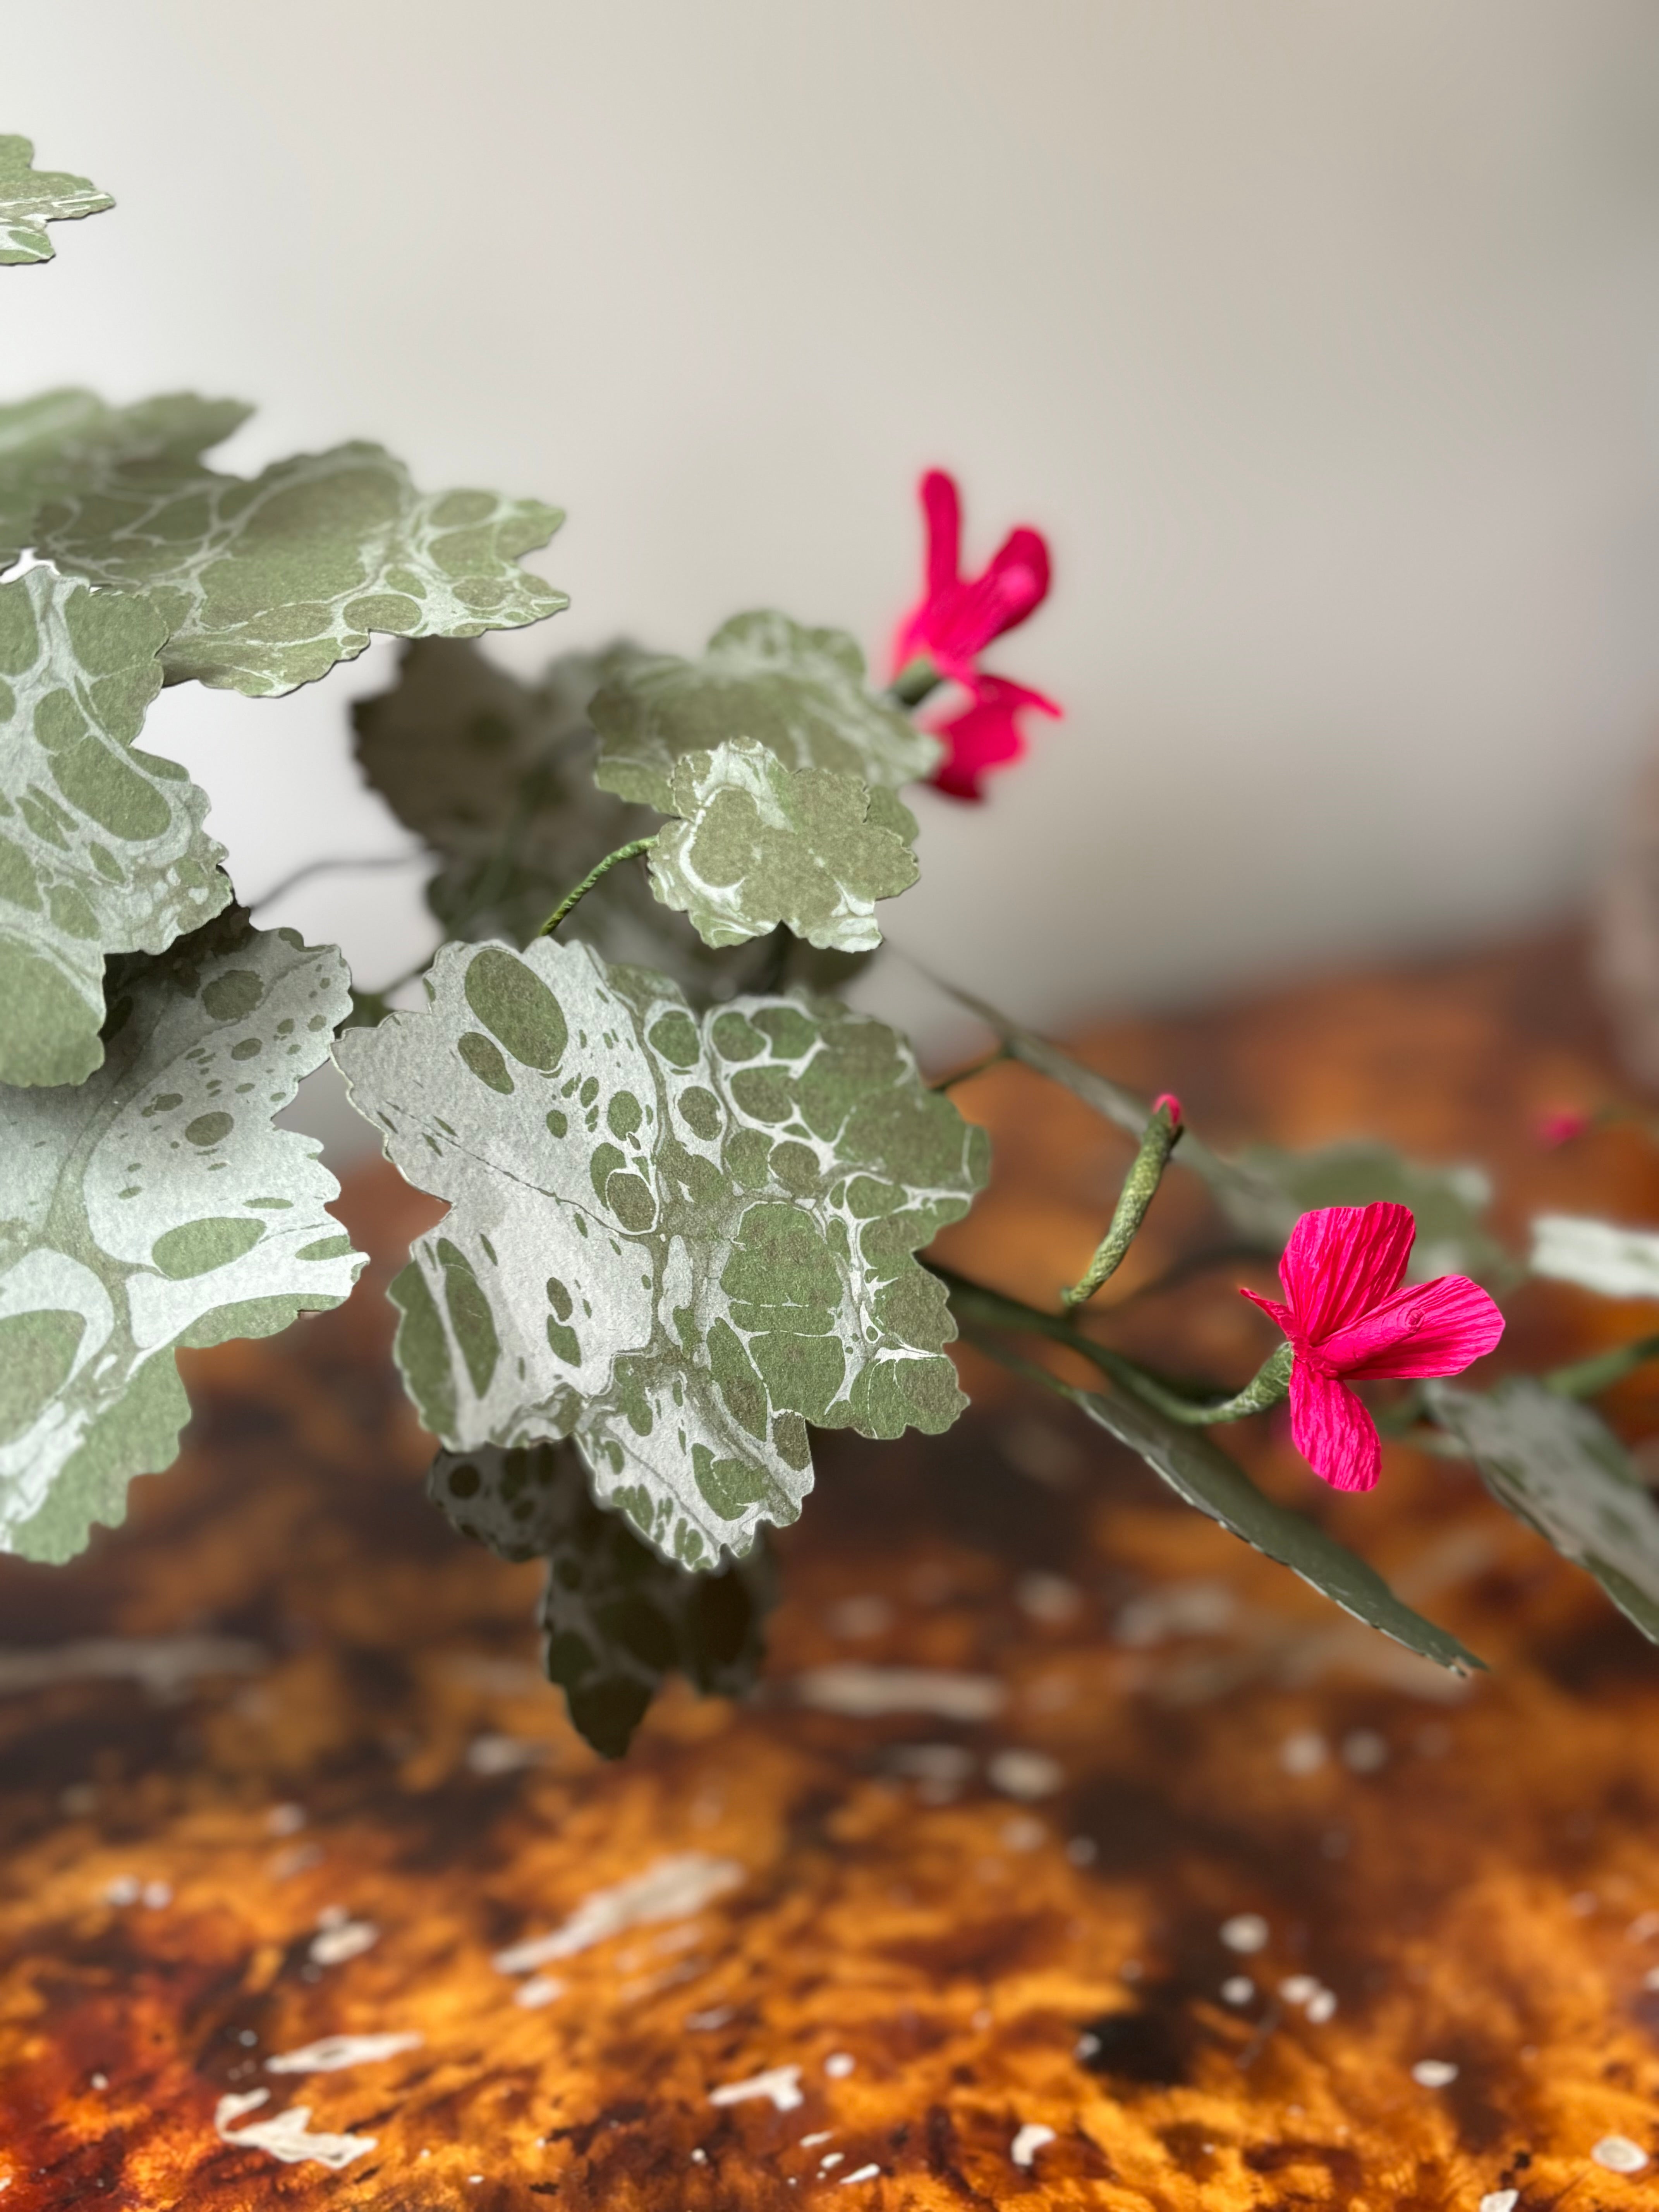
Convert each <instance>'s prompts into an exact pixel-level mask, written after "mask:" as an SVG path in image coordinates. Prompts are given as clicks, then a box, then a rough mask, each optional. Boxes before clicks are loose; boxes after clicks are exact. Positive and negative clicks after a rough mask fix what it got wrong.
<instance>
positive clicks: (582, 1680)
mask: <svg viewBox="0 0 1659 2212" xmlns="http://www.w3.org/2000/svg"><path fill="white" fill-rule="evenodd" d="M427 1492H428V1496H429V1497H430V1498H432V1500H433V1502H434V1504H436V1505H438V1506H440V1507H441V1510H443V1512H444V1513H445V1514H446V1515H447V1517H448V1518H449V1520H450V1521H451V1522H453V1524H454V1526H455V1527H456V1528H458V1529H459V1531H460V1532H461V1534H463V1535H465V1536H471V1537H474V1538H476V1539H477V1541H480V1542H482V1543H486V1544H488V1545H489V1547H490V1548H491V1550H492V1551H495V1552H499V1553H501V1556H502V1557H503V1558H505V1559H535V1558H541V1559H545V1560H546V1561H547V1569H548V1573H547V1588H546V1591H545V1593H544V1596H543V1599H542V1604H541V1613H540V1619H541V1624H542V1626H543V1628H544V1630H545V1632H546V1636H547V1647H546V1650H547V1671H548V1674H549V1677H550V1680H553V1681H555V1682H556V1683H558V1684H559V1685H560V1686H561V1687H562V1690H563V1691H564V1693H565V1703H566V1705H567V1706H568V1709H569V1713H570V1718H571V1721H572V1723H573V1724H574V1727H575V1728H576V1729H578V1730H579V1731H580V1734H581V1735H583V1736H585V1737H586V1740H587V1741H588V1742H589V1743H591V1744H592V1747H593V1748H594V1750H595V1751H597V1752H599V1753H602V1754H603V1755H604V1756H605V1758H607V1759H620V1758H621V1757H622V1755H623V1753H624V1752H625V1751H626V1750H627V1748H628V1746H629V1740H630V1738H631V1737H632V1735H633V1733H634V1730H635V1728H636V1727H637V1726H638V1725H639V1723H640V1721H641V1719H642V1718H643V1717H644V1715H645V1712H646V1711H647V1707H648V1706H649V1705H650V1704H651V1701H652V1699H653V1698H654V1697H655V1696H656V1695H657V1693H658V1692H659V1690H660V1689H661V1688H662V1686H663V1685H664V1683H665V1681H666V1680H667V1679H668V1677H669V1675H670V1674H673V1673H675V1672H678V1673H680V1674H684V1675H685V1677H686V1678H687V1680H689V1681H690V1683H691V1684H692V1686H693V1687H694V1688H696V1689H697V1690H699V1691H700V1692H702V1694H703V1695H704V1696H705V1697H722V1698H737V1697H741V1696H743V1695H744V1692H746V1691H747V1690H749V1689H750V1687H751V1686H752V1685H753V1683H754V1680H755V1678H756V1676H757V1674H758V1672H759V1668H760V1662H761V1660H762V1658H763V1656H764V1646H763V1640H762V1635H761V1624H762V1621H763V1619H764V1616H765V1614H766V1613H767V1611H768V1610H769V1607H770V1606H771V1604H772V1602H773V1599H774V1596H775V1587H774V1577H773V1574H772V1571H771V1564H770V1561H769V1559H768V1557H767V1553H766V1547H765V1544H764V1541H762V1542H759V1543H757V1545H756V1546H755V1548H754V1550H753V1551H752V1552H750V1554H749V1556H748V1558H747V1559H741V1560H738V1561H736V1562H734V1563H732V1565H728V1566H726V1568H724V1569H723V1570H722V1571H720V1573H718V1574H712V1575H696V1574H690V1573H688V1572H687V1571H686V1570H685V1569H684V1567H678V1566H675V1565H673V1564H672V1562H671V1561H670V1560H667V1559H661V1558H659V1556H658V1554H657V1553H655V1552H653V1550H652V1549H651V1547H650V1546H649V1545H648V1544H645V1543H642V1542H641V1541H640V1539H639V1537H638V1536H636V1535H635V1534H634V1531H633V1530H632V1528H629V1525H628V1523H627V1522H625V1521H624V1520H623V1518H622V1517H621V1516H620V1515H618V1514H615V1513H607V1512H606V1511H605V1510H604V1508H603V1507H602V1506H599V1505H596V1504H594V1502H593V1498H592V1493H591V1491H590V1488H589V1485H588V1475H587V1469H586V1467H584V1465H583V1464H582V1462H581V1458H580V1455H579V1454H578V1453H577V1451H576V1449H575V1448H574V1446H573V1445H570V1444H533V1445H531V1446H529V1447H527V1448H526V1449H521V1450H518V1451H502V1450H501V1449H499V1447H497V1446H495V1445H493V1444H487V1445H485V1446H484V1447H483V1449H481V1450H479V1451H476V1452H468V1453H455V1452H441V1453H440V1454H439V1455H438V1457H437V1459H436V1461H435V1462H434V1464H433V1468H432V1471H431V1473H430V1474H429V1475H428V1478H427Z"/></svg>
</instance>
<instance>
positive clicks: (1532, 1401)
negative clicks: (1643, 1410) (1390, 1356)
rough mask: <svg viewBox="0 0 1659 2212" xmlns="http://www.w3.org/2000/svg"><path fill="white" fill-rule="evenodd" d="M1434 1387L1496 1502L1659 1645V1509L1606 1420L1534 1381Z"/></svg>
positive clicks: (1444, 1419) (1432, 1396) (1437, 1408)
mask: <svg viewBox="0 0 1659 2212" xmlns="http://www.w3.org/2000/svg"><path fill="white" fill-rule="evenodd" d="M1427 1389H1428V1401H1429V1406H1430V1409H1431V1412H1432V1413H1433V1414H1434V1416H1435V1419H1437V1420H1438V1421H1440V1422H1441V1423H1443V1425H1444V1426H1445V1427H1446V1428H1448V1429H1449V1431H1451V1433H1452V1435H1453V1436H1455V1437H1457V1439H1458V1440H1459V1442H1460V1443H1462V1444H1464V1445H1465V1446H1466V1447H1467V1448H1468V1452H1469V1454H1470V1455H1471V1457H1472V1458H1473V1459H1474V1463H1475V1465H1476V1467H1477V1468H1479V1469H1480V1479H1481V1480H1482V1481H1483V1482H1484V1483H1485V1484H1486V1487H1487V1489H1488V1490H1490V1491H1491V1492H1492V1496H1493V1497H1494V1498H1496V1499H1497V1500H1498V1504H1500V1505H1506V1506H1508V1508H1509V1510H1510V1512H1511V1513H1513V1514H1514V1515H1515V1516H1516V1518H1517V1519H1519V1520H1522V1521H1524V1522H1527V1523H1528V1526H1529V1527H1531V1528H1535V1529H1536V1530H1537V1531H1538V1533H1539V1534H1540V1535H1541V1536H1542V1537H1543V1538H1544V1540H1545V1541H1546V1542H1547V1543H1549V1544H1552V1545H1553V1546H1554V1547H1555V1549H1556V1550H1557V1551H1558V1552H1559V1553H1561V1555H1562V1557H1563V1558H1564V1559H1571V1560H1572V1561H1573V1563H1574V1564H1575V1565H1577V1566H1581V1567H1583V1569H1584V1570H1585V1571H1586V1572H1587V1573H1589V1574H1591V1575H1594V1576H1595V1579H1596V1581H1597V1582H1598V1583H1601V1587H1602V1589H1604V1590H1605V1591H1606V1592H1607V1595H1608V1596H1609V1597H1610V1598H1611V1599H1612V1600H1613V1603H1614V1604H1615V1605H1616V1606H1617V1607H1619V1610H1620V1612H1621V1613H1626V1614H1627V1615H1628V1617H1629V1618H1630V1619H1631V1620H1633V1621H1634V1622H1635V1623H1636V1626H1638V1628H1639V1629H1640V1630H1641V1632H1642V1633H1643V1635H1644V1636H1645V1637H1648V1638H1650V1639H1651V1640H1652V1641H1653V1642H1655V1643H1659V1506H1656V1505H1655V1504H1654V1501H1653V1499H1652V1498H1650V1496H1649V1495H1648V1493H1647V1492H1646V1490H1645V1489H1644V1487H1643V1486H1642V1484H1641V1483H1640V1481H1639V1480H1638V1478H1637V1475H1636V1473H1635V1471H1634V1469H1633V1468H1632V1466H1631V1463H1630V1459H1629V1456H1628V1455H1627V1454H1626V1450H1625V1448H1624V1446H1623V1445H1622V1444H1621V1443H1620V1441H1619V1439H1618V1437H1615V1436H1614V1435H1613V1431H1612V1430H1611V1429H1610V1428H1608V1426H1607V1423H1606V1422H1605V1421H1603V1420H1602V1419H1601V1418H1600V1416H1599V1415H1598V1414H1596V1413H1593V1412H1592V1411H1591V1410H1590V1408H1589V1407H1588V1406H1581V1405H1579V1404H1577V1402H1576V1401H1574V1400H1572V1399H1571V1398H1561V1397H1558V1396H1557V1395H1555V1394H1554V1392H1553V1391H1550V1390H1547V1389H1544V1387H1543V1385H1542V1384H1541V1383H1534V1381H1533V1380H1532V1379H1531V1377H1530V1376H1516V1377H1515V1378H1513V1379H1511V1380H1510V1381H1509V1382H1505V1383H1499V1384H1498V1388H1497V1389H1495V1390H1492V1391H1489V1392H1486V1393H1482V1392H1480V1391H1475V1390H1459V1389H1455V1387H1454V1386H1453V1385H1452V1384H1450V1383H1430V1384H1429V1385H1428V1386H1427Z"/></svg>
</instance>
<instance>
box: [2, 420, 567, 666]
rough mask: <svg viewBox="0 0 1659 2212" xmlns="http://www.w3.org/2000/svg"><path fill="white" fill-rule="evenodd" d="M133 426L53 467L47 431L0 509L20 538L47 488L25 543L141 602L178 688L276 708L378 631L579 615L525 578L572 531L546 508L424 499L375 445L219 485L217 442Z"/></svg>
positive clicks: (306, 457) (86, 443) (500, 625)
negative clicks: (557, 534)
mask: <svg viewBox="0 0 1659 2212" xmlns="http://www.w3.org/2000/svg"><path fill="white" fill-rule="evenodd" d="M71 396H73V397H77V398H84V395H71ZM64 397H65V395H60V394H58V395H54V394H48V395H47V398H48V400H52V399H61V398H64ZM32 404H33V405H34V406H36V407H37V408H39V407H41V406H43V405H44V404H45V403H44V402H34V403H32ZM93 404H94V405H95V404H96V403H95V402H94V403H93ZM204 404H205V403H203V402H199V401H190V400H186V399H174V400H172V401H155V402H150V403H149V412H152V413H153V412H155V410H161V411H162V412H163V414H165V411H166V410H167V409H169V408H170V409H172V410H173V411H174V412H175V413H182V414H183V415H184V416H185V421H186V422H189V421H190V418H191V410H201V409H202V408H203V407H204ZM146 412H147V410H144V409H137V410H125V418H126V419H131V418H132V417H135V416H137V417H139V418H143V416H145V415H146ZM122 419H123V418H122V417H119V416H115V417H112V418H111V420H110V422H107V423H106V424H105V426H104V434H103V435H96V434H94V435H90V436H82V438H80V439H79V441H78V442H76V443H74V445H73V449H72V450H60V451H59V452H58V453H57V454H56V456H55V457H54V456H53V455H52V453H50V451H46V452H43V451H42V450H41V447H40V430H39V427H38V426H37V435H36V438H35V441H34V447H33V455H32V458H31V457H30V456H28V455H25V456H24V458H23V459H22V460H21V462H20V463H19V464H18V466H17V468H16V470H15V481H9V479H8V477H6V475H5V473H4V472H3V470H0V513H4V514H5V515H6V516H7V517H8V518H9V529H10V532H11V534H13V535H14V536H15V535H18V534H19V533H20V532H22V530H23V524H22V522H21V515H22V513H23V512H24V511H25V507H26V505H27V495H28V494H29V493H30V491H31V489H34V490H38V491H39V494H40V496H39V498H38V499H37V500H35V501H34V503H33V511H32V515H31V519H30V520H29V522H28V525H27V542H28V543H29V544H33V548H34V550H35V551H36V552H37V553H39V554H40V555H42V556H45V557H47V558H49V559H51V560H52V561H53V562H56V564H57V565H58V568H62V569H64V571H65V572H66V573H68V574H72V575H76V576H82V577H84V578H86V579H87V580H88V581H89V582H92V583H95V584H106V585H109V586H113V587H114V588H116V589H118V590H121V591H128V592H143V593H144V594H145V595H146V597H147V598H149V600H150V601H151V603H152V605H155V607H156V609H157V610H158V611H159V612H160V613H161V616H162V617H163V619H164V620H165V621H166V623H167V634H168V635H167V646H166V647H165V649H164V651H163V653H162V664H163V666H164V668H165V670H166V672H167V681H168V682H169V683H174V684H176V683H179V682H180V681H182V680H183V679H185V678H191V677H193V678H196V679H197V681H198V682H200V683H203V684H210V685H214V686H216V687H218V688H219V689H221V690H238V691H244V692H246V693H247V694H249V695H250V696H255V697H265V696H273V695H275V694H276V693H279V692H283V691H291V690H294V689H295V686H296V685H297V684H309V683H312V682H313V681H314V680H315V679H316V678H319V677H320V676H325V675H326V674H327V672H328V671H329V670H330V669H331V668H332V667H333V666H334V665H335V664H336V663H337V661H341V660H352V659H356V656H357V655H358V654H359V653H362V651H363V649H364V647H366V646H367V645H368V641H369V636H370V634H371V632H373V631H376V630H383V631H390V632H391V633H392V634H393V635H396V636H399V637H416V636H434V635H440V636H445V637H477V635H479V634H480V633H481V632H482V631H483V630H487V629H516V628H518V627H520V626H521V625H522V624H524V623H532V622H539V621H540V620H541V618H542V617H543V616H544V615H550V614H555V613H556V612H557V611H558V610H559V609H560V608H561V607H563V606H565V605H568V600H567V599H566V597H565V594H564V593H563V592H556V591H555V590H554V588H553V586H551V585H550V584H545V583H544V582H543V581H542V580H541V579H540V578H539V577H538V576H532V575H531V574H528V573H527V572H526V570H524V569H523V568H520V567H519V565H518V562H519V557H520V555H522V554H525V553H527V552H530V551H532V550H533V549H534V548H535V547H537V546H540V545H544V544H546V543H547V541H548V539H549V538H550V537H551V536H552V534H553V532H554V531H555V530H556V529H557V527H558V526H559V523H560V521H561V520H562V516H561V515H560V514H559V513H558V511H557V509H556V508H554V507H544V506H543V505H542V504H541V503H540V501H537V500H504V499H501V498H499V497H498V496H497V495H495V493H494V492H485V491H449V492H432V493H426V492H417V491H416V489H415V487H414V485H413V484H412V483H410V478H409V472H408V471H407V470H406V469H405V468H404V465H403V463H402V462H401V461H398V460H396V459H393V458H392V455H391V454H390V453H386V452H385V451H384V450H383V449H382V448H381V447H379V446H368V445H349V446H337V447H335V448H334V449H333V450H332V451H331V452H330V453H301V454H297V455H295V457H294V458H293V459H289V460H283V461H275V462H273V463H272V464H271V465H270V467H269V468H268V469H265V470H264V471H263V472H262V473H261V474H260V475H259V476H258V477H254V478H252V480H248V479H245V478H243V477H234V476H224V475H222V474H220V473H219V472H217V471H215V470H212V469H210V468H208V467H206V466H205V465H204V464H203V463H202V462H201V461H200V460H199V459H196V458H194V454H193V453H192V451H191V447H194V449H195V451H197V452H199V450H200V444H203V443H208V442H211V441H210V439H208V438H203V439H201V440H200V441H199V443H198V442H197V438H196V437H195V436H194V435H192V436H190V437H188V438H185V439H182V440H180V441H175V443H174V444H173V446H170V447H169V446H166V445H164V446H163V448H162V450H161V451H154V450H150V451H142V450H141V451H135V450H133V449H131V448H130V447H127V446H125V445H124V443H123V442H122V440H121V438H120V437H119V435H118V425H119V422H120V421H121V420H122ZM137 427H138V428H140V429H141V430H143V428H144V427H145V426H144V424H143V421H142V420H141V421H140V422H139V423H138V425H137ZM192 427H194V426H192ZM151 442H152V445H153V443H154V441H153V439H152V441H151Z"/></svg>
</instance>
